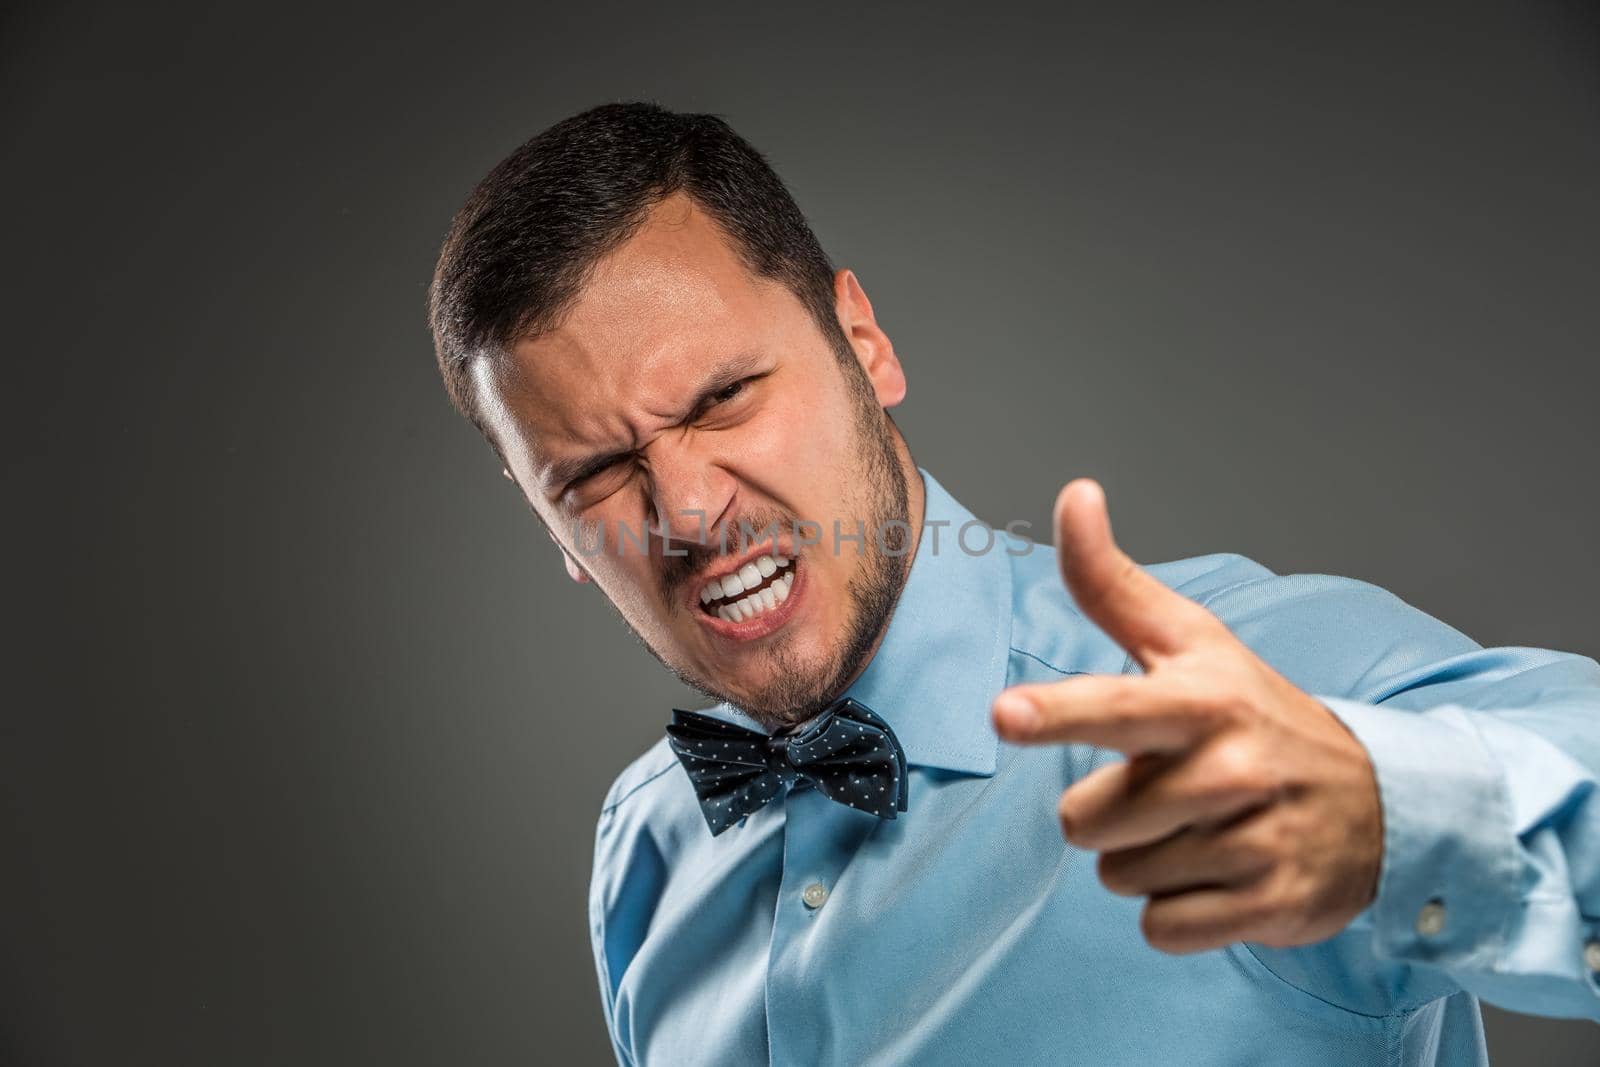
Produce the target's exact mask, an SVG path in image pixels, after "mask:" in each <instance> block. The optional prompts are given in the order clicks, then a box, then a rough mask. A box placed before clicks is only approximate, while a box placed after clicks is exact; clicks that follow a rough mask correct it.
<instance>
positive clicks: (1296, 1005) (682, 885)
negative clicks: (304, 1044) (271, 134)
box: [431, 103, 1600, 1065]
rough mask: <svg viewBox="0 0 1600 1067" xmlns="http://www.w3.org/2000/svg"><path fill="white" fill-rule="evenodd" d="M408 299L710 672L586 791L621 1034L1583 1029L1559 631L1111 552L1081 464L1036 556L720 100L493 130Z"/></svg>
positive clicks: (677, 669)
mask: <svg viewBox="0 0 1600 1067" xmlns="http://www.w3.org/2000/svg"><path fill="white" fill-rule="evenodd" d="M431 310H432V325H433V329H434V334H435V338H436V342H437V346H438V354H439V361H440V367H441V370H442V373H443V376H444V379H445V382H446V384H447V385H448V387H449V390H450V393H451V396H452V397H453V399H454V401H455V403H456V404H457V406H458V407H459V408H460V409H461V411H462V412H463V413H464V414H465V415H466V416H467V417H468V418H470V419H472V420H473V422H474V423H475V424H476V425H477V426H478V427H479V428H480V429H481V430H482V431H483V433H484V434H485V436H486V437H487V438H488V440H489V442H490V443H491V445H492V446H493V447H494V449H495V450H496V452H497V454H498V456H499V458H500V460H501V461H502V463H503V466H504V470H505V472H506V475H507V477H508V478H510V479H511V480H512V481H513V482H514V483H515V484H516V485H517V486H518V488H519V489H520V490H521V491H522V492H523V493H524V494H525V496H526V498H527V500H528V502H529V503H530V504H531V505H532V507H533V510H534V512H535V514H536V515H538V516H539V518H540V519H541V521H542V522H543V523H544V524H545V526H546V527H547V529H548V532H549V535H550V537H551V538H552V539H553V540H554V541H555V543H556V544H557V545H558V546H559V547H560V549H561V551H562V554H563V556H564V559H565V566H566V569H567V571H568V572H569V573H570V575H571V576H572V578H573V579H574V580H576V581H579V582H593V583H594V584H595V585H597V586H598V587H599V588H600V591H601V592H602V593H604V595H605V596H606V597H607V599H608V600H609V601H610V602H611V603H612V604H613V605H614V606H615V607H616V609H617V611H618V612H619V613H620V614H621V616H622V617H623V619H624V620H625V621H626V622H627V624H628V626H629V627H631V628H632V629H633V630H634V632H635V633H636V634H637V635H638V636H639V638H640V639H641V640H642V641H643V642H644V644H645V645H646V646H647V647H648V648H649V649H650V650H651V652H652V653H654V655H655V656H656V657H657V658H658V659H659V660H660V661H661V662H662V663H663V664H664V665H665V666H666V667H667V668H668V669H670V670H672V671H673V672H674V673H676V674H677V675H678V676H679V677H680V678H682V679H683V680H685V681H686V682H688V683H689V684H691V685H692V686H694V687H696V688H698V689H699V690H701V691H703V692H704V693H706V694H708V695H709V696H710V697H711V698H712V699H713V700H714V701H716V702H717V703H716V705H715V706H714V707H711V708H709V709H706V710H705V711H703V712H700V713H693V712H683V711H679V712H676V713H675V714H674V717H673V721H672V723H671V724H670V725H669V727H668V736H666V737H663V738H662V739H661V741H659V742H658V743H657V744H656V745H654V746H653V747H652V748H651V749H650V750H649V751H647V752H646V753H644V754H643V755H642V756H640V757H639V758H637V759H635V760H634V761H633V762H632V763H631V764H630V765H629V766H628V767H627V768H626V769H625V770H624V771H623V772H622V774H621V775H620V776H619V777H618V778H617V780H616V781H615V783H614V784H613V785H612V787H611V789H610V792H609V794H608V796H607V797H606V799H605V802H604V804H603V806H602V810H601V813H600V816H599V823H598V827H597V834H596V842H595V859H594V870H593V876H592V882H591V892H590V916H589V917H590V924H591V932H592V935H593V941H594V952H595V963H596V966H597V969H598V975H599V985H600V993H601V999H602V1003H603V1005H604V1008H605V1016H606V1020H607V1024H608V1027H609V1029H610V1032H611V1038H612V1042H613V1046H614V1049H615V1052H616V1056H617V1059H618V1061H619V1062H621V1063H624V1064H652V1065H653V1064H668V1065H678V1064H749V1063H766V1062H771V1063H775V1064H816V1063H827V1064H852V1065H854V1064H868V1063H883V1064H897V1063H919V1064H921V1063H988V1062H1002V1061H1003V1062H1012V1063H1025V1064H1046V1063H1051V1064H1053V1063H1064V1062H1084V1063H1108V1062H1126V1063H1169V1062H1182V1063H1187V1064H1196V1063H1241V1062H1267V1063H1296V1064H1304V1063H1339V1064H1346V1063H1367V1062H1383V1063H1408V1064H1410V1063H1452V1064H1453V1063H1461V1062H1482V1061H1483V1060H1484V1045H1483V1035H1482V1027H1481V1022H1480V1016H1479V1008H1478V1003H1479V1000H1478V998H1480V997H1481V998H1484V999H1487V1000H1490V1001H1492V1002H1494V1003H1498V1004H1501V1005H1504V1006H1506V1007H1508V1008H1511V1009H1514V1010H1520V1011H1527V1012H1535V1013H1542V1014H1549V1015H1564V1016H1578V1017H1588V1018H1591V1019H1597V1020H1600V984H1597V977H1600V975H1597V972H1600V798H1597V794H1596V790H1595V785H1596V768H1600V718H1597V716H1600V668H1597V665H1596V663H1595V662H1594V661H1593V660H1591V659H1588V658H1584V657H1580V656H1576V655H1571V654H1567V653H1561V652H1552V651H1544V650H1540V649H1530V648H1502V649H1483V648H1481V647H1480V646H1478V645H1477V644H1476V643H1474V642H1473V641H1472V640H1471V639H1469V638H1467V637H1466V636H1464V635H1463V634H1461V633H1459V632H1457V631H1456V630H1454V629H1452V628H1450V627H1449V626H1447V625H1445V624H1443V623H1441V622H1439V621H1437V620H1435V619H1432V618H1430V617H1428V616H1427V615H1424V614H1423V613H1421V612H1419V611H1417V610H1416V609H1414V608H1412V607H1410V606H1409V605H1407V604H1405V603H1404V602H1402V601H1401V600H1399V599H1398V598H1396V597H1394V596H1393V595H1391V594H1389V593H1387V592H1385V591H1384V590H1382V589H1379V588H1377V587H1375V586H1372V585H1370V584H1367V583H1364V582H1360V581H1355V580H1352V579H1346V578H1337V577H1330V576H1324V575H1291V576H1278V575H1275V574H1273V573H1272V572H1271V571H1269V570H1268V569H1267V568H1265V567H1263V566H1261V565H1260V564H1258V563H1255V562H1253V561H1251V560H1249V559H1247V558H1245V557H1243V556H1240V555H1235V554H1214V555H1208V556H1202V557H1198V558H1194V559H1186V560H1181V561H1177V562H1172V563H1165V564H1160V565H1155V566H1150V567H1140V566H1137V565H1136V564H1134V562H1133V561H1132V560H1131V559H1129V557H1127V556H1126V555H1125V554H1123V552H1122V551H1121V550H1120V549H1119V548H1118V547H1117V545H1116V544H1115V542H1114V541H1113V539H1112V535H1111V529H1110V524H1109V520H1108V518H1107V513H1106V504H1105V499H1104V495H1103V493H1102V491H1101V489H1100V487H1099V486H1098V485H1097V484H1096V483H1094V482H1092V481H1090V480H1088V479H1081V478H1080V479H1075V480H1072V481H1070V482H1069V483H1068V484H1067V485H1066V487H1065V489H1064V490H1063V491H1062V493H1061V495H1060V497H1059V498H1058V500H1057V503H1056V509H1055V524H1056V530H1055V542H1056V547H1055V549H1054V550H1052V549H1050V548H1049V547H1047V546H1043V545H1038V546H1035V545H1033V544H1032V543H1031V542H1029V541H1027V540H1025V539H1023V538H1021V537H1019V536H1014V535H1013V534H1010V533H1007V532H1001V531H992V530H990V529H989V528H988V527H986V526H983V525H982V524H980V523H978V522H977V521H976V520H975V519H974V518H973V516H972V515H971V514H970V513H969V512H967V511H966V510H965V509H964V508H963V507H962V506H961V505H960V504H959V503H957V502H956V501H955V500H954V499H953V498H952V497H951V496H950V495H949V494H948V493H947V492H946V491H945V490H944V489H943V487H941V486H940V485H939V484H938V482H937V481H936V480H935V479H934V478H933V477H932V476H931V475H929V474H928V473H927V472H925V471H921V470H919V468H918V467H917V466H916V465H915V463H914V462H913V460H912V457H911V453H910V451H909V449H908V447H907V444H906V441H905V440H904V438H903V437H902V436H901V434H900V432H899V430H898V428H897V427H896V426H895V424H894V422H893V420H892V419H891V418H890V417H889V415H888V413H887V409H889V408H892V407H894V406H895V405H896V404H898V403H900V401H901V400H902V399H903V397H904V396H905V392H906V378H905V373H904V371H903V369H902V367H901V364H900V362H899V360H898V358H897V356H896V353H895V351H894V348H893V345H892V344H891V343H890V340H889V338H888V336H887V335H886V334H885V333H884V331H883V330H882V329H881V328H880V327H879V326H878V324H877V323H876V321H875V319H874V316H873V310H872V305H871V303H870V302H869V301H868V299H867V295H866V293H865V292H864V291H863V290H862V287H861V285H860V282H859V281H858V279H857V278H856V277H855V275H854V274H852V273H851V272H850V271H849V270H840V271H837V272H835V271H834V270H833V268H832V266H831V264H830V262H829V260H828V258H827V257H826V256H825V255H824V253H823V251H822V249H821V248H820V246H819V245H818V243H817V241H816V239H815V237H814V236H813V235H812V233H811V231H810V229H809V228H808V227H807V225H806V222H805V220H804V218H803V217H802V215H801V214H800V212H799V210H798V209H797V207H796V205H795V204H794V202H793V200H792V199H791V198H790V196H789V195H788V193H787V191H786V190H785V189H784V186H783V184H782V183H781V182H780V181H779V179H778V178H777V177H776V175H775V174H774V173H773V172H772V170H771V169H770V168H769V167H768V165H767V164H766V162H765V161H764V160H763V158H762V157H761V156H760V155H759V153H757V152H756V151H755V150H754V149H753V148H752V147H751V146H750V145H748V144H747V143H746V142H744V141H743V140H742V139H740V138H739V137H738V136H737V135H736V134H735V133H734V132H733V131H732V130H731V129H730V128H729V127H728V126H727V125H726V124H725V123H724V122H722V121H721V120H720V119H717V118H715V117H713V116H708V115H683V114H675V113H672V112H669V111H666V110H664V109H661V108H659V107H656V106H653V105H649V104H641V103H634V104H609V105H606V106H602V107H598V108H595V109H593V110H590V111H587V112H584V113H582V114H579V115H576V116H573V117H572V118H569V119H566V120H564V121H563V122H560V123H558V124H556V125H555V126H553V127H551V128H550V129H548V130H546V131H545V132H544V133H542V134H540V135H539V136H538V137H535V138H534V139H533V140H531V141H529V142H528V143H527V144H525V145H524V146H522V147H521V148H520V149H518V150H517V151H516V152H515V153H514V154H513V155H512V156H510V157H509V158H507V159H506V160H505V161H503V162H502V163H500V164H499V165H498V166H496V167H495V168H494V169H493V170H492V171H491V172H490V174H489V175H488V176H487V177H486V178H485V179H484V180H483V182H482V183H481V184H480V185H479V186H478V188H477V190H476V191H475V192H474V193H473V194H472V196H471V198H470V199H469V200H468V202H467V204H466V205H465V207H464V208H463V209H462V211H461V212H460V214H459V215H458V216H457V218H456V220H455V223H454V225H453V228H452V230H451V233H450V235H449V237H448V239H447V241H446V243H445V246H444V249H443V252H442V254H441V256H440V260H439V265H438V270H437V273H436V276H435V280H434V286H433V291H432V309H431ZM752 534H753V535H754V536H751V535H752ZM567 710H568V713H571V714H603V710H601V709H567Z"/></svg>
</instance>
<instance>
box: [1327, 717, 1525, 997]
mask: <svg viewBox="0 0 1600 1067" xmlns="http://www.w3.org/2000/svg"><path fill="white" fill-rule="evenodd" d="M1314 699H1316V700H1317V701H1319V702H1320V703H1322V704H1323V705H1324V706H1325V707H1327V708H1328V710H1330V711H1332V712H1333V713H1334V715H1335V716H1337V717H1338V718H1339V720H1340V721H1341V722H1343V723H1344V724H1345V726H1346V727H1347V728H1349V730H1350V732H1351V733H1352V734H1354V735H1355V737H1356V739H1357V740H1358V741H1360V742H1361V744H1362V746H1363V747H1364V748H1365V749H1366V750H1367V758H1368V759H1370V760H1371V761H1372V767H1373V772H1374V773H1375V775H1376V777H1377V782H1378V796H1379V801H1380V803H1381V805H1382V808H1383V865H1382V869H1381V871H1380V873H1379V876H1378V892H1377V895H1376V897H1375V898H1374V899H1373V901H1372V904H1371V906H1370V907H1369V908H1368V909H1367V912H1365V913H1363V914H1364V915H1365V916H1366V917H1368V918H1369V919H1370V922H1371V927H1372V943H1373V951H1374V952H1375V953H1376V954H1377V955H1378V956H1381V957H1389V958H1394V959H1400V960H1405V961H1408V962H1419V963H1430V964H1434V965H1436V966H1441V967H1451V968H1454V967H1468V968H1473V969H1480V968H1481V969H1486V970H1488V969H1493V967H1494V966H1495V964H1496V962H1497V961H1498V960H1499V959H1500V957H1501V954H1502V953H1503V952H1504V950H1505V946H1506V940H1507V936H1508V933H1509V930H1510V929H1511V924H1512V922H1513V921H1514V919H1515V915H1516V912H1517V909H1518V906H1519V902H1520V892H1519V889H1518V882H1517V877H1518V874H1517V872H1518V870H1519V867H1518V850H1517V836H1516V831H1515V828H1514V826H1513V822H1512V809H1511V803H1510V797H1509V794H1508V790H1507V787H1506V780H1505V775H1504V774H1503V773H1502V771H1501V769H1500V766H1499V764H1498V763H1497V762H1496V761H1495V760H1494V758H1493V757H1492V756H1491V755H1490V754H1489V752H1488V750H1487V749H1486V748H1485V747H1484V745H1483V742H1482V740H1481V739H1480V738H1479V736H1478V733H1477V731H1476V730H1475V729H1474V728H1473V726H1472V723H1471V722H1470V721H1468V719H1467V718H1466V716H1465V715H1464V714H1462V713H1461V711H1460V710H1459V709H1456V708H1453V707H1450V706H1444V707H1440V708H1435V709H1433V710H1431V711H1429V712H1427V713H1423V712H1416V711H1402V710H1399V709H1397V708H1385V707H1380V706H1377V705H1373V704H1366V703H1362V702H1360V701H1356V700H1347V699H1345V698H1342V697H1329V696H1315V698H1314Z"/></svg>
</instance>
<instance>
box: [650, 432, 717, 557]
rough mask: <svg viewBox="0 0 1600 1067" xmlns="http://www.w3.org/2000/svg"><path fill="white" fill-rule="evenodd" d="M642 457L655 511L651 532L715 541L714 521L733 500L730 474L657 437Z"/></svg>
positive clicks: (694, 540)
mask: <svg viewBox="0 0 1600 1067" xmlns="http://www.w3.org/2000/svg"><path fill="white" fill-rule="evenodd" d="M645 457H646V461H647V463H648V465H649V468H650V504H651V509H652V510H653V511H654V512H655V514H654V516H653V519H652V521H653V528H652V530H651V532H652V533H653V534H655V535H656V536H658V537H661V538H664V539H666V540H668V541H679V542H684V543H687V544H696V545H704V544H714V543H715V542H716V535H715V533H714V532H713V531H714V530H715V529H716V523H717V522H718V520H720V519H721V518H722V515H723V513H724V512H725V511H727V510H728V505H729V504H730V503H731V502H732V500H733V495H734V489H735V486H734V480H733V475H731V474H729V473H728V472H727V471H726V470H724V469H723V468H722V467H721V466H719V465H717V464H715V463H712V462H709V461H708V460H707V459H706V458H705V457H703V456H698V455H696V454H695V453H693V452H692V451H690V450H689V449H686V448H684V447H682V446H681V445H679V444H678V443H676V442H666V441H660V440H658V441H656V442H654V443H653V444H651V446H650V448H649V449H648V450H647V451H646V453H645Z"/></svg>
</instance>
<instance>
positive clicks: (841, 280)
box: [833, 268, 906, 408]
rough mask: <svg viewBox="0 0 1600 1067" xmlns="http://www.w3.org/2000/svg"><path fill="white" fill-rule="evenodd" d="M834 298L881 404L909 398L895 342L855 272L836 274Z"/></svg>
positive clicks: (841, 323) (840, 325) (884, 404)
mask: <svg viewBox="0 0 1600 1067" xmlns="http://www.w3.org/2000/svg"><path fill="white" fill-rule="evenodd" d="M833 297H834V311H835V313H836V314H837V315H838V317H839V327H840V328H841V329H843V330H844V335H845V337H846V338H848V339H849V341H850V347H851V348H853V349H854V350H855V353H856V361H857V362H859V363H860V364H861V369H862V370H864V371H866V374H867V380H868V381H869V382H871V383H872V391H873V393H874V394H876V396H877V398H878V403H879V404H882V405H883V406H884V407H886V408H892V407H894V406H895V405H896V404H898V403H900V401H902V400H904V399H905V398H906V374H905V371H904V369H902V368H901V366H900V360H899V358H898V357H897V356H896V355H895V354H894V343H893V342H892V341H890V340H889V335H888V334H886V333H884V332H883V330H882V328H880V327H879V326H878V320H877V319H876V318H875V317H874V316H873V314H872V302H871V301H870V300H868V299H867V293H866V290H864V289H862V288H861V282H860V280H859V279H857V278H856V275H855V272H854V271H852V270H849V269H848V268H847V269H845V270H841V271H839V272H838V273H837V274H835V275H834V276H833Z"/></svg>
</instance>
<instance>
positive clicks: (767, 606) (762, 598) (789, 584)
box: [706, 565, 794, 622]
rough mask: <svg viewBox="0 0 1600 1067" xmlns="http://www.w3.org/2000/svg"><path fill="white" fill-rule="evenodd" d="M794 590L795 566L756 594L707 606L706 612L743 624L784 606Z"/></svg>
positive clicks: (776, 577)
mask: <svg viewBox="0 0 1600 1067" xmlns="http://www.w3.org/2000/svg"><path fill="white" fill-rule="evenodd" d="M792 588H794V567H793V565H791V566H790V567H789V569H788V570H786V571H781V572H779V573H778V574H777V575H775V576H774V577H773V578H772V579H771V580H770V581H768V582H767V584H766V585H764V586H762V587H761V588H760V589H759V590H757V591H756V592H754V593H750V594H747V595H746V596H743V597H741V598H740V599H738V600H735V601H732V602H725V603H719V604H707V605H706V610H707V611H709V612H711V613H712V614H713V615H715V616H717V618H719V619H724V620H726V621H728V622H743V621H744V620H746V619H753V618H755V617H756V616H757V615H764V614H766V613H767V612H769V611H771V610H772V609H773V608H775V607H777V606H778V605H779V604H782V603H783V602H784V601H785V600H787V599H789V591H790V590H791V589H792Z"/></svg>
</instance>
